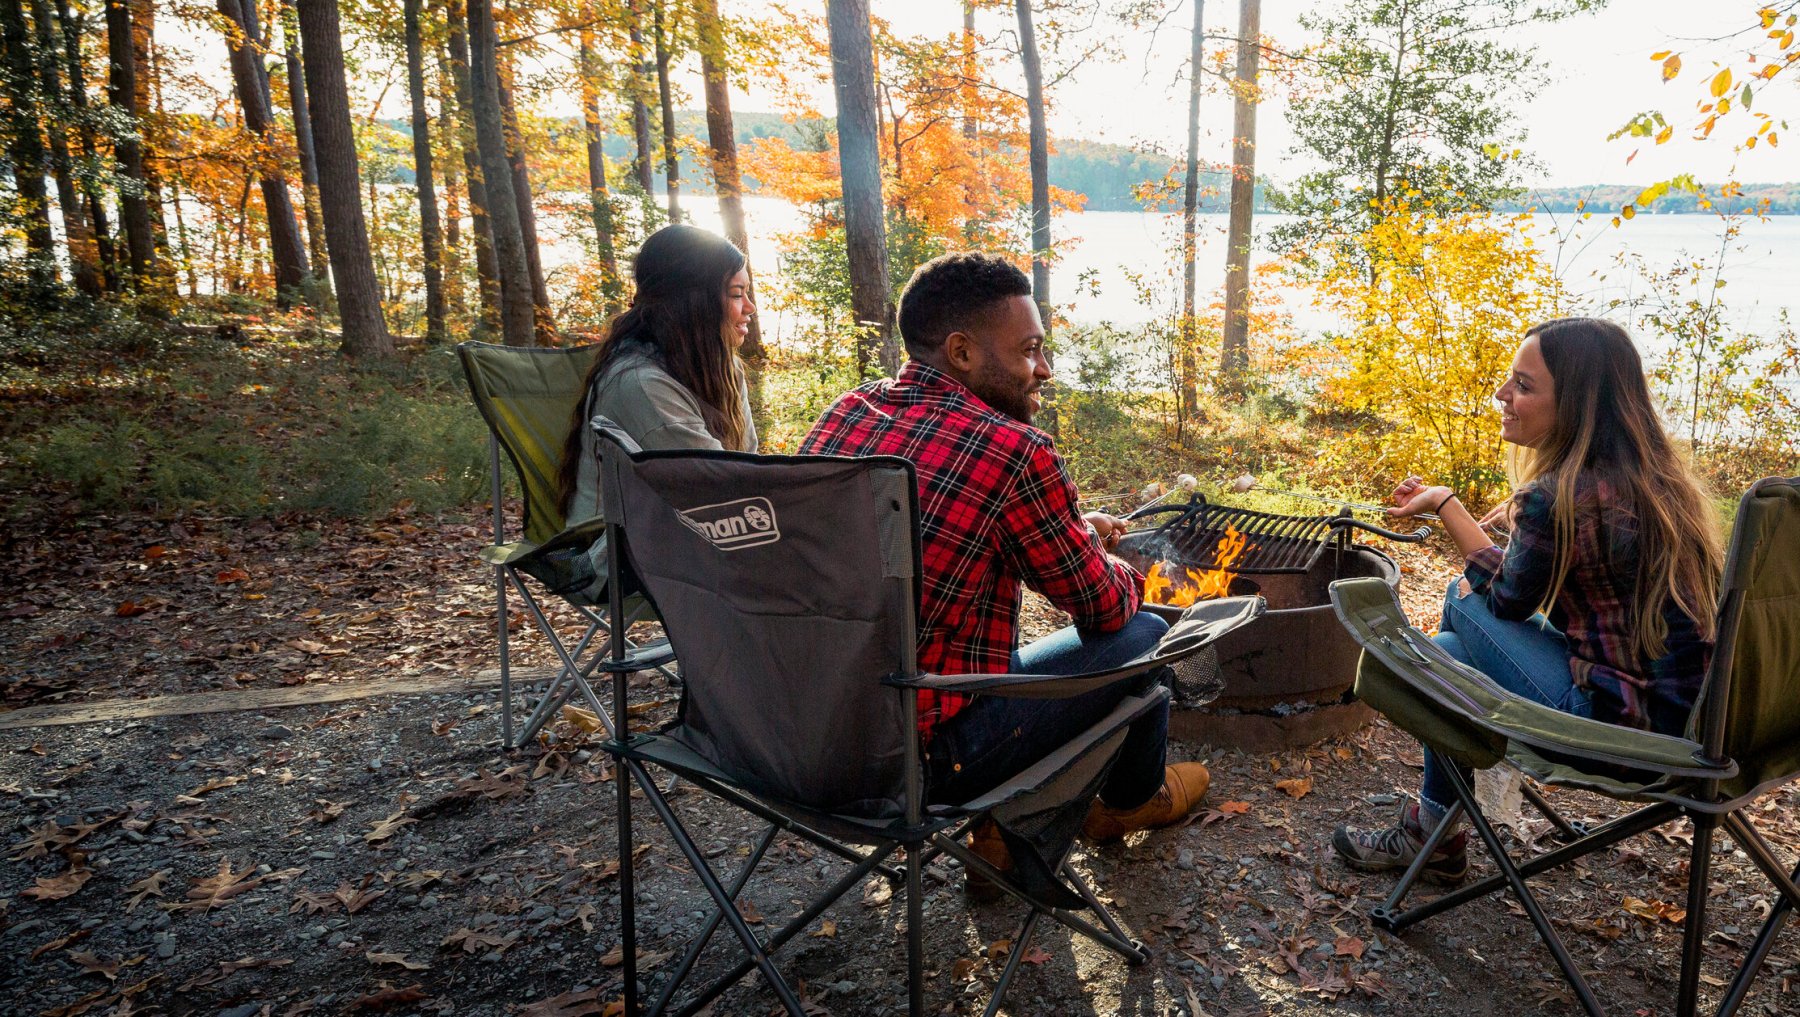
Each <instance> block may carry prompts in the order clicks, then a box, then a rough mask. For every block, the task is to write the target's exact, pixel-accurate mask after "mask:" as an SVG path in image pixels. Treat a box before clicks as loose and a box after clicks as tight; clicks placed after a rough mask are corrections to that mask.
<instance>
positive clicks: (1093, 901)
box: [1050, 859, 1150, 967]
mask: <svg viewBox="0 0 1800 1017" xmlns="http://www.w3.org/2000/svg"><path fill="white" fill-rule="evenodd" d="M1061 871H1062V874H1063V878H1064V879H1066V880H1068V881H1069V885H1070V886H1073V887H1074V888H1075V892H1076V893H1079V894H1081V899H1082V900H1085V901H1087V905H1088V907H1089V908H1091V909H1093V912H1094V914H1097V915H1099V916H1100V922H1101V924H1102V925H1105V926H1106V931H1107V933H1108V934H1109V935H1111V936H1112V937H1113V938H1114V939H1116V940H1118V943H1119V944H1123V945H1124V946H1125V947H1126V949H1120V948H1119V945H1118V944H1114V943H1106V942H1102V944H1101V945H1102V946H1106V947H1108V948H1109V949H1111V950H1112V951H1113V952H1115V953H1118V954H1119V955H1121V956H1123V957H1124V958H1125V963H1127V964H1130V965H1131V966H1132V967H1136V966H1138V965H1139V964H1142V963H1144V962H1145V961H1148V960H1149V959H1150V948H1149V947H1147V946H1145V945H1144V944H1143V941H1142V940H1138V939H1134V938H1132V936H1131V934H1130V933H1128V932H1126V931H1125V929H1124V928H1123V927H1122V926H1120V925H1119V922H1118V919H1116V918H1114V917H1113V913H1112V912H1111V911H1110V910H1108V909H1107V907H1106V905H1105V904H1102V903H1100V898H1098V897H1096V896H1094V891H1093V888H1092V887H1089V886H1088V885H1087V881H1086V880H1084V879H1082V878H1081V874H1080V873H1078V872H1076V871H1075V867H1074V866H1073V865H1070V864H1069V863H1068V861H1067V860H1066V859H1065V860H1064V861H1063V863H1062V870H1061ZM1050 917H1052V918H1055V917H1056V913H1055V912H1054V911H1053V912H1051V914H1050Z"/></svg>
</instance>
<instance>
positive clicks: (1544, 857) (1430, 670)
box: [1331, 478, 1800, 1017]
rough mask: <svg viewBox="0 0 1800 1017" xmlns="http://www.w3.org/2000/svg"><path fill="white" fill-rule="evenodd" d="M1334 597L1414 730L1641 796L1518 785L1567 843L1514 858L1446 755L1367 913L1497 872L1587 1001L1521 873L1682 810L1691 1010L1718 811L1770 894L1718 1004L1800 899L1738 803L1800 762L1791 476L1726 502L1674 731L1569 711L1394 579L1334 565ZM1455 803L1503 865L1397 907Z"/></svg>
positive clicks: (1725, 1016)
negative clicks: (1416, 623) (1704, 635)
mask: <svg viewBox="0 0 1800 1017" xmlns="http://www.w3.org/2000/svg"><path fill="white" fill-rule="evenodd" d="M1331 601H1332V604H1333V605H1334V606H1335V607H1336V609H1337V614H1338V618H1339V619H1340V620H1341V621H1342V622H1343V623H1344V626H1345V628H1347V629H1349V630H1350V632H1351V634H1352V635H1353V636H1355V637H1356V640H1357V641H1358V642H1359V643H1361V644H1362V646H1363V651H1364V652H1363V658H1362V665H1361V667H1360V668H1359V671H1358V674H1357V679H1356V694H1357V696H1358V697H1359V698H1361V699H1362V700H1363V701H1365V702H1367V703H1369V704H1370V705H1371V706H1373V707H1375V709H1377V710H1379V711H1381V712H1382V713H1383V714H1385V715H1386V716H1387V717H1388V718H1389V719H1390V720H1392V721H1393V722H1394V723H1395V724H1397V725H1399V726H1400V727H1402V728H1404V729H1405V730H1406V731H1407V732H1408V733H1409V734H1411V735H1413V736H1414V737H1415V738H1417V739H1419V740H1420V741H1421V742H1423V743H1425V744H1426V745H1428V746H1430V747H1431V748H1433V749H1436V750H1437V751H1438V752H1441V753H1443V754H1444V755H1446V756H1448V757H1449V758H1451V759H1454V760H1456V761H1457V762H1459V763H1462V764H1464V765H1466V766H1469V767H1471V768H1474V769H1481V768H1485V767H1490V766H1494V765H1497V764H1505V765H1508V766H1512V767H1515V768H1517V769H1519V770H1521V771H1522V772H1524V773H1525V774H1526V775H1527V776H1530V777H1532V778H1533V779H1535V780H1538V781H1541V782H1543V783H1546V784H1551V785H1556V786H1561V787H1570V788H1578V789H1581V790H1585V791H1591V792H1594V793H1597V794H1600V795H1604V796H1606V797H1609V798H1614V799H1617V800H1619V801H1622V802H1632V803H1638V804H1640V805H1641V807H1640V808H1638V809H1637V810H1636V811H1633V812H1630V813H1628V814H1626V815H1624V816H1621V817H1619V818H1617V819H1614V820H1611V821H1610V822H1607V823H1605V824H1603V825H1601V826H1598V827H1595V828H1593V829H1587V828H1585V827H1582V826H1579V825H1577V824H1573V823H1570V822H1568V821H1567V820H1565V819H1563V818H1562V817H1561V816H1559V815H1557V813H1556V811H1555V810H1554V809H1553V808H1551V806H1550V805H1549V803H1548V802H1546V801H1545V800H1544V798H1543V796H1542V795H1540V794H1538V793H1536V792H1535V791H1534V790H1532V789H1531V788H1530V786H1529V785H1527V786H1526V798H1527V799H1528V800H1529V801H1530V802H1531V803H1532V804H1533V806H1534V807H1536V808H1537V809H1538V810H1539V811H1541V812H1542V813H1543V814H1544V816H1545V818H1547V819H1549V820H1550V822H1551V823H1552V824H1553V825H1554V826H1555V827H1556V829H1557V831H1558V834H1559V839H1561V840H1562V841H1564V843H1562V844H1561V845H1560V846H1558V847H1556V848H1554V849H1553V850H1550V851H1548V852H1546V853H1544V854H1540V855H1538V856H1536V857H1533V858H1530V859H1528V860H1525V861H1523V862H1515V861H1514V860H1513V859H1512V858H1510V857H1509V856H1508V855H1507V853H1506V851H1505V850H1504V848H1503V847H1502V846H1501V843H1500V839H1499V837H1498V836H1497V835H1496V834H1495V833H1494V829H1493V826H1492V824H1491V823H1490V822H1489V821H1488V819H1487V817H1486V816H1484V815H1483V814H1482V812H1481V809H1480V807H1479V806H1478V804H1477V802H1476V799H1475V794H1474V791H1473V789H1472V788H1471V787H1470V782H1469V781H1467V780H1464V779H1463V777H1462V775H1461V774H1460V773H1457V772H1455V770H1454V768H1450V769H1451V770H1452V773H1451V776H1452V780H1453V783H1454V785H1455V790H1456V797H1457V802H1456V803H1455V804H1454V805H1452V806H1451V809H1450V812H1449V814H1448V815H1446V816H1445V817H1444V822H1443V823H1442V824H1440V825H1439V826H1438V827H1437V828H1436V829H1434V830H1433V831H1432V832H1431V834H1430V835H1429V836H1428V837H1427V839H1426V842H1425V845H1424V847H1423V848H1422V849H1421V850H1420V852H1419V857H1418V859H1417V860H1416V861H1415V862H1414V863H1413V865H1412V867H1411V868H1409V869H1408V870H1407V871H1406V874H1405V875H1404V876H1402V877H1401V879H1400V883H1399V885H1398V886H1396V887H1395V888H1394V892H1393V893H1392V895H1390V896H1389V897H1388V899H1387V901H1386V903H1384V904H1383V905H1382V906H1380V907H1378V908H1376V909H1374V910H1373V911H1372V912H1371V913H1370V918H1371V919H1373V920H1374V922H1375V924H1376V926H1377V927H1379V928H1382V929H1386V930H1388V931H1390V932H1398V931H1400V930H1403V929H1405V928H1407V927H1409V926H1411V925H1413V924H1415V923H1417V922H1420V921H1423V920H1424V919H1426V918H1429V917H1431V916H1433V915H1436V914H1440V913H1442V912H1444V911H1448V910H1450V909H1451V908H1455V907H1458V906H1460V905H1462V904H1465V903H1468V902H1469V901H1472V900H1475V899H1477V898H1479V897H1482V896H1485V895H1486V894H1489V893H1491V892H1493V891H1494V890H1497V889H1499V888H1501V887H1502V886H1505V887H1509V888H1510V889H1511V890H1512V893H1513V895H1514V896H1515V897H1516V898H1518V901H1519V903H1520V905H1521V906H1523V907H1524V909H1525V913H1526V914H1527V915H1528V916H1529V917H1530V919H1531V922H1532V924H1533V925H1535V926H1536V927H1537V930H1538V934H1539V935H1540V936H1542V937H1543V940H1544V943H1545V944H1546V945H1547V946H1548V947H1549V948H1550V952H1551V953H1552V954H1553V955H1554V956H1555V958H1556V962H1557V964H1558V966H1560V967H1561V968H1562V972H1563V975H1564V976H1565V977H1566V978H1567V979H1568V981H1569V984H1570V986H1571V987H1572V988H1573V989H1574V990H1575V993H1576V995H1577V996H1578V997H1579V998H1580V1000H1581V1004H1582V1006H1583V1007H1585V1008H1586V1010H1587V1012H1588V1013H1590V1014H1594V1015H1596V1017H1598V1015H1600V1014H1601V1013H1602V1010H1601V1007H1600V1003H1599V1001H1598V1000H1597V999H1596V998H1595V996H1594V993H1593V990H1592V989H1591V988H1590V987H1589V985H1588V983H1587V980H1586V979H1585V978H1583V977H1582V975H1581V972H1580V971H1579V970H1577V968H1576V966H1575V963H1574V961H1572V960H1571V959H1570V957H1569V953H1568V951H1567V950H1566V949H1565V948H1564V947H1563V944H1562V941H1561V940H1560V939H1559V938H1558V937H1557V934H1556V932H1555V930H1554V929H1552V928H1551V926H1550V922H1549V920H1548V919H1547V918H1546V917H1545V916H1544V912H1543V910H1542V909H1541V908H1540V907H1539V906H1538V902H1537V899H1536V898H1535V897H1534V896H1533V895H1532V893H1531V890H1530V888H1529V887H1527V886H1526V883H1525V880H1526V879H1528V878H1530V877H1533V876H1537V875H1540V874H1542V873H1545V872H1549V871H1550V870H1552V869H1557V868H1560V867H1562V866H1564V865H1567V864H1568V863H1570V862H1572V861H1574V860H1576V859H1578V858H1582V857H1584V856H1586V855H1589V854H1591V853H1593V852H1595V851H1599V850H1603V849H1605V848H1607V847H1610V846H1611V845H1613V844H1615V843H1617V842H1619V841H1621V840H1623V839H1625V838H1627V837H1631V836H1634V835H1636V834H1640V833H1644V832H1646V831H1649V830H1651V829H1654V828H1655V827H1657V826H1660V825H1662V824H1664V823H1667V822H1669V821H1671V820H1675V819H1681V818H1685V819H1687V820H1688V821H1689V822H1690V823H1691V824H1692V826H1693V847H1692V850H1691V853H1690V855H1689V860H1688V897H1687V916H1686V919H1685V928H1684V930H1683V941H1682V952H1681V972H1680V978H1679V982H1678V988H1677V994H1676V996H1677V998H1676V1000H1675V1012H1676V1014H1678V1015H1680V1017H1691V1015H1693V1014H1694V1013H1695V1008H1696V1006H1697V1005H1698V1002H1699V998H1698V995H1699V980H1700V962H1701V948H1702V946H1703V944H1704V941H1705V934H1706V902H1707V891H1708V884H1709V876H1710V873H1711V866H1712V856H1713V850H1712V848H1713V833H1714V831H1715V830H1717V829H1718V828H1719V827H1721V826H1723V827H1724V829H1725V831H1726V832H1727V833H1728V834H1730V836H1731V839H1732V840H1734V841H1736V842H1737V845H1738V847H1740V848H1742V849H1743V851H1744V853H1745V854H1746V855H1748V856H1749V857H1750V859H1751V861H1752V862H1753V863H1755V865H1756V867H1757V868H1758V869H1760V870H1761V871H1762V873H1763V875H1764V876H1765V877H1767V878H1768V880H1769V882H1770V883H1771V884H1773V886H1774V888H1775V890H1776V892H1777V894H1778V895H1779V900H1778V901H1777V902H1776V903H1775V905H1774V908H1773V910H1772V911H1771V913H1770V915H1769V916H1768V918H1767V920H1766V921H1765V922H1764V924H1763V928H1762V931H1761V933H1760V935H1758V937H1757V939H1756V942H1755V943H1754V945H1752V947H1751V948H1750V951H1749V953H1748V955H1747V957H1746V959H1745V961H1744V963H1743V965H1742V966H1741V967H1740V968H1739V969H1738V972H1737V976H1736V977H1735V978H1734V979H1733V981H1732V982H1731V984H1730V985H1729V986H1728V987H1727V989H1726V990H1725V994H1724V996H1723V997H1722V1000H1721V1002H1720V1005H1719V1009H1718V1013H1719V1015H1720V1017H1729V1015H1730V1014H1732V1013H1733V1012H1734V1011H1735V1010H1736V1009H1737V1007H1738V1005H1739V1004H1740V1003H1741V1002H1742V1001H1743V998H1744V994H1745V992H1747V991H1748V989H1749V987H1750V983H1751V981H1752V980H1753V979H1754V978H1755V977H1756V972H1757V969H1758V968H1760V967H1761V966H1762V962H1763V959H1764V958H1765V957H1767V956H1768V953H1769V950H1770V948H1771V947H1772V946H1773V945H1774V940H1775V937H1776V935H1777V934H1778V933H1779V932H1780V930H1781V927H1782V925H1783V924H1784V923H1785V922H1786V920H1787V916H1788V913H1789V912H1790V911H1792V910H1793V908H1794V907H1795V906H1796V905H1800V888H1797V887H1796V885H1795V883H1796V880H1800V868H1797V869H1795V870H1794V871H1793V872H1789V871H1788V870H1787V869H1786V867H1785V866H1784V865H1783V864H1782V863H1781V861H1780V860H1779V859H1778V857H1777V855H1776V854H1775V852H1774V850H1773V849H1771V847H1770V846H1769V844H1768V842H1767V841H1765V840H1764V839H1763V837H1762V835H1761V834H1759V833H1758V832H1757V830H1756V828H1755V827H1754V826H1753V825H1751V822H1750V812H1749V810H1748V808H1747V806H1749V805H1750V803H1751V802H1752V801H1753V800H1754V799H1755V798H1756V797H1757V796H1758V795H1761V794H1762V793H1764V792H1766V791H1768V790H1769V789H1771V788H1774V787H1777V786H1779V785H1781V784H1783V783H1786V782H1788V781H1791V780H1793V779H1794V777H1795V776H1796V775H1800V478H1787V479H1780V478H1770V479H1766V480H1761V481H1758V482H1757V483H1756V485H1755V486H1753V487H1752V488H1751V489H1750V490H1749V491H1748V492H1747V493H1745V495H1744V497H1743V500H1742V501H1741V502H1740V503H1739V505H1738V512H1737V522H1736V524H1735V528H1734V530H1733V532H1732V538H1731V547H1730V549H1729V551H1728V552H1727V554H1726V559H1725V575H1724V580H1723V582H1722V584H1721V587H1720V602H1719V608H1718V644H1717V649H1716V650H1715V652H1714V654H1713V658H1712V665H1711V667H1710V668H1709V670H1708V671H1707V675H1706V681H1705V684H1704V686H1703V688H1702V690H1701V693H1700V696H1699V700H1698V702H1697V703H1696V705H1695V707H1694V712H1693V714H1692V716H1691V717H1690V718H1689V720H1688V727H1687V731H1686V733H1685V734H1684V736H1682V737H1679V738H1677V737H1674V736H1671V735H1662V734H1655V733H1652V732H1648V731H1637V730H1632V729H1629V728H1623V727H1618V726H1615V725H1612V724H1607V723H1603V722H1600V721H1595V720H1590V719H1585V718H1580V717H1574V716H1570V715H1569V714H1566V713H1562V712H1560V711H1557V710H1555V709H1553V708H1551V707H1548V706H1542V705H1539V704H1537V703H1533V702H1530V701H1527V700H1524V699H1521V698H1519V697H1517V696H1514V695H1513V694H1511V693H1509V692H1507V691H1506V690H1505V689H1502V688H1501V687H1500V686H1499V685H1497V684H1496V683H1495V682H1494V681H1493V680H1492V679H1490V678H1488V677H1487V676H1486V675H1484V674H1482V673H1481V672H1480V671H1477V670H1474V669H1473V668H1470V667H1468V666H1466V665H1463V664H1461V663H1458V662H1457V661H1456V660H1455V659H1453V658H1452V657H1450V656H1449V654H1447V653H1446V652H1445V651H1444V650H1443V649H1442V648H1441V647H1439V646H1438V645H1437V644H1436V643H1434V642H1432V640H1431V639H1430V638H1429V637H1428V636H1426V635H1425V634H1424V633H1422V632H1420V631H1419V630H1418V629H1415V628H1413V627H1411V626H1410V625H1408V624H1407V622H1406V616H1405V614H1404V612H1403V611H1402V610H1401V608H1400V603H1399V601H1398V600H1397V599H1396V598H1395V596H1394V594H1393V591H1391V590H1390V589H1389V588H1388V587H1387V585H1386V584H1384V583H1382V582H1380V581H1378V580H1376V581H1371V580H1367V579H1344V580H1339V581H1338V582H1336V583H1333V584H1332V586H1331ZM1463 814H1466V815H1467V816H1468V819H1469V822H1470V823H1471V824H1472V825H1473V826H1474V828H1475V832H1476V834H1477V835H1478V836H1479V837H1480V838H1481V841H1482V843H1483V844H1485V845H1486V846H1487V850H1488V852H1489V854H1490V855H1491V856H1492V857H1493V860H1494V864H1495V865H1496V866H1497V867H1498V868H1499V870H1500V871H1499V873H1498V874H1496V875H1493V876H1489V877H1487V878H1486V879H1482V880H1479V881H1477V882H1474V883H1471V884H1469V885H1467V886H1464V887H1462V888H1460V889H1458V890H1456V891H1455V892H1452V893H1449V894H1446V895H1444V896H1442V897H1439V898H1437V899H1436V900H1433V901H1430V902H1428V903H1425V904H1421V905H1418V906H1415V907H1413V908H1410V909H1408V910H1404V911H1402V910H1400V906H1401V903H1402V901H1403V900H1404V899H1405V897H1406V894H1407V891H1408V890H1409V889H1411V888H1412V886H1413V884H1414V882H1415V881H1416V880H1417V879H1418V877H1419V874H1420V873H1421V872H1422V871H1423V869H1424V863H1425V862H1426V860H1428V859H1429V857H1430V856H1431V853H1432V852H1433V851H1434V850H1436V848H1437V845H1438V843H1439V842H1440V841H1441V840H1442V839H1443V838H1444V836H1445V835H1446V834H1447V833H1448V831H1449V830H1450V828H1451V826H1452V825H1453V824H1454V823H1455V821H1456V819H1457V817H1458V816H1459V815H1463Z"/></svg>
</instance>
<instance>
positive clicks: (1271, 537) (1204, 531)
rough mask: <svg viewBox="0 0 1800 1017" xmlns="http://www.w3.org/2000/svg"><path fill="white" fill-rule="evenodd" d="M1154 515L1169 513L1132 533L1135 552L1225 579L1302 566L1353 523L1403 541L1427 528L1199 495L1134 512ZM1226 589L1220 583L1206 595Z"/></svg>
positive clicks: (1345, 538) (1344, 539)
mask: <svg viewBox="0 0 1800 1017" xmlns="http://www.w3.org/2000/svg"><path fill="white" fill-rule="evenodd" d="M1159 515H1170V518H1169V519H1167V520H1166V521H1164V522H1162V523H1161V524H1160V525H1158V526H1157V528H1156V529H1155V530H1153V531H1151V532H1149V533H1146V534H1144V535H1143V536H1142V537H1139V536H1138V534H1135V533H1134V534H1132V535H1131V538H1130V539H1131V543H1132V544H1133V545H1134V546H1135V549H1136V551H1137V553H1139V554H1141V555H1143V556H1145V557H1147V558H1151V559H1156V560H1158V561H1162V562H1169V563H1172V564H1173V565H1174V566H1176V567H1178V568H1183V569H1185V570H1186V571H1187V572H1188V573H1189V575H1190V576H1201V575H1208V574H1213V573H1225V574H1226V575H1227V578H1226V579H1225V583H1227V584H1228V583H1229V582H1230V579H1229V575H1230V574H1233V573H1252V574H1273V573H1303V572H1307V571H1309V570H1310V569H1311V568H1312V567H1313V565H1314V564H1316V563H1317V562H1318V560H1319V557H1320V556H1321V555H1323V554H1324V553H1325V550H1326V548H1328V547H1331V546H1333V545H1336V546H1337V547H1338V548H1339V549H1343V548H1347V547H1349V545H1350V532H1349V531H1350V529H1351V528H1353V527H1354V528H1356V529H1360V530H1367V531H1369V532H1371V533H1375V534H1378V535H1380V536H1383V537H1386V538H1388V539H1390V540H1402V541H1408V542H1417V541H1420V540H1423V539H1424V538H1425V537H1427V536H1429V535H1430V533H1431V530H1430V529H1428V528H1425V527H1420V528H1419V529H1418V530H1416V531H1414V532H1413V533H1395V532H1392V531H1389V530H1384V529H1381V528H1379V527H1376V526H1371V525H1369V524H1367V523H1364V522H1361V521H1360V520H1357V519H1354V518H1352V517H1351V516H1350V515H1349V513H1348V511H1345V512H1342V513H1339V514H1338V515H1335V516H1288V515H1281V514H1279V513H1275V512H1258V511H1256V510H1254V509H1245V508H1236V507H1233V506H1230V505H1215V504H1213V503H1211V502H1208V501H1207V500H1206V499H1205V498H1203V497H1201V496H1199V495H1195V496H1194V498H1193V500H1191V501H1189V502H1188V503H1187V504H1186V505H1168V506H1161V507H1158V508H1154V509H1151V510H1149V511H1148V512H1143V513H1141V514H1136V515H1134V518H1139V519H1144V518H1150V517H1153V516H1159ZM1170 571H1173V570H1172V569H1171V570H1170ZM1208 578H1209V579H1210V578H1211V577H1210V575H1208ZM1225 592H1226V591H1225V590H1224V589H1220V590H1219V591H1217V592H1214V593H1211V594H1208V595H1206V596H1223V595H1224V594H1225ZM1202 599H1205V598H1204V596H1203V597H1202Z"/></svg>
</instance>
